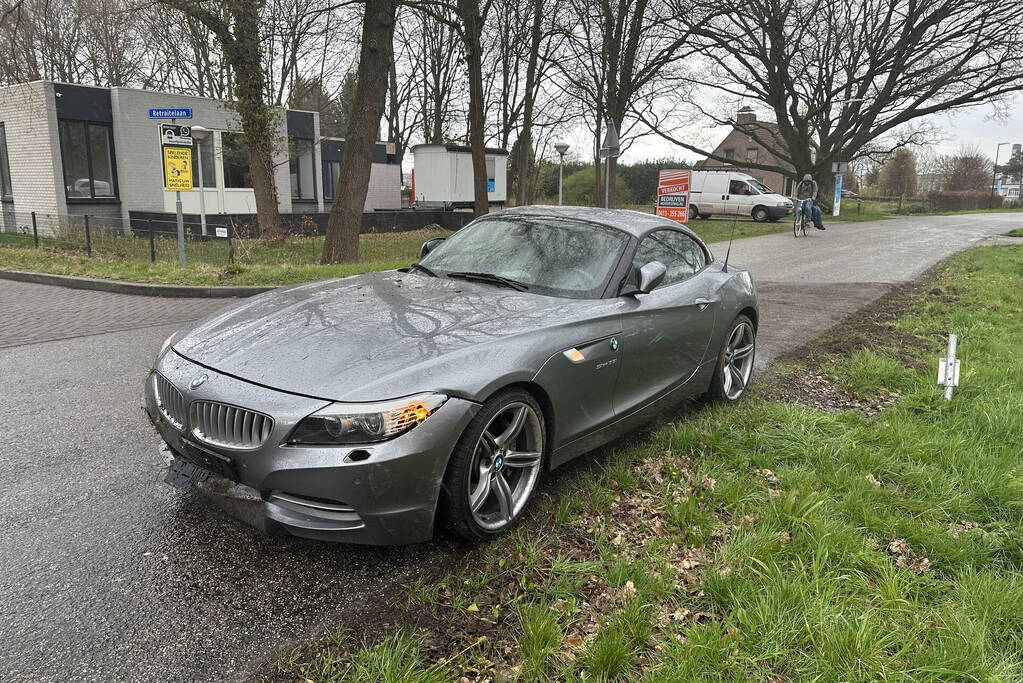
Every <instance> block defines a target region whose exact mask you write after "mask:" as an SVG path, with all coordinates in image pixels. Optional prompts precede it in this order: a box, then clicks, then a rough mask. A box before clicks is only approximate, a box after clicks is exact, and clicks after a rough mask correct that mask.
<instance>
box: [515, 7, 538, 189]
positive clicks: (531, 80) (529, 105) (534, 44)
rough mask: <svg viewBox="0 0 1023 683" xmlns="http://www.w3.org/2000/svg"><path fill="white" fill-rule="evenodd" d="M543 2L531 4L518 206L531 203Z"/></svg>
mask: <svg viewBox="0 0 1023 683" xmlns="http://www.w3.org/2000/svg"><path fill="white" fill-rule="evenodd" d="M543 5H544V2H543V0H535V2H532V3H530V6H531V8H532V10H533V24H532V26H531V27H530V34H529V62H528V63H527V65H526V96H525V102H524V103H523V107H522V110H523V111H522V132H521V133H520V134H519V160H518V165H519V173H518V178H519V187H518V197H517V198H516V202H515V203H516V204H518V205H519V206H525V205H526V204H528V203H529V194H530V193H529V181H530V173H529V157H530V154H531V152H532V151H533V104H534V102H535V100H536V92H535V91H536V63H537V59H538V57H539V53H540V41H541V40H542V39H543V31H542V28H543Z"/></svg>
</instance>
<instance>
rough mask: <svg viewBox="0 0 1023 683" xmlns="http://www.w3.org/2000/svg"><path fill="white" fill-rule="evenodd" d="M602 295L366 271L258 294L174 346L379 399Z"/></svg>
mask: <svg viewBox="0 0 1023 683" xmlns="http://www.w3.org/2000/svg"><path fill="white" fill-rule="evenodd" d="M594 303H596V302H595V301H593V300H574V299H562V298H556V297H548V296H540V295H536V294H530V293H528V292H518V291H515V290H512V289H506V288H501V287H497V286H493V285H489V284H483V283H474V282H467V281H464V280H450V279H447V278H433V277H429V276H426V275H421V274H418V273H414V274H413V273H410V274H406V273H400V272H397V271H385V272H377V273H366V274H363V275H356V276H352V277H347V278H342V279H338V280H326V281H321V282H314V283H310V284H307V285H300V286H297V287H292V288H289V289H283V290H275V291H272V292H269V293H266V294H261V295H259V296H256V297H253V298H252V299H249V300H247V301H246V302H245V303H243V304H241V305H239V306H235V307H232V308H230V309H227V310H226V311H223V312H220V313H217V314H215V315H213V316H210V317H209V318H206V319H205V320H203V321H200V322H199V323H198V324H197V325H196V326H195V327H194V328H192V329H191V330H190V331H188V332H187V333H186V334H185V335H184V336H182V337H181V338H179V339H177V340H176V341H175V342H174V343H173V348H174V350H175V351H176V352H177V353H179V354H180V355H182V356H184V357H185V358H188V359H190V360H192V361H195V362H197V363H199V364H201V365H205V366H207V367H209V368H212V369H214V370H217V371H219V372H223V373H226V374H229V375H233V376H235V377H238V378H240V379H244V380H248V381H251V382H256V383H258V384H262V385H264V386H268V387H272V388H275V389H281V390H284V391H289V392H293V393H298V394H303V395H306V396H314V397H317V398H326V399H330V400H376V399H385V398H392V397H395V396H403V395H408V394H409V393H412V392H413V391H417V390H423V389H425V388H426V387H430V388H431V389H442V388H445V387H446V386H450V385H451V384H452V382H457V380H456V379H453V378H452V377H450V376H448V377H436V376H433V377H431V374H432V373H433V372H434V368H439V367H449V366H451V365H452V363H451V362H450V361H451V358H447V359H446V360H447V361H448V362H446V363H443V364H438V363H436V360H437V359H438V358H440V357H443V356H447V357H450V356H452V355H457V354H459V352H462V351H464V350H466V349H467V348H469V347H478V346H480V345H487V344H491V343H494V342H497V341H500V340H503V339H506V338H507V337H509V336H514V335H519V334H523V333H527V332H533V331H536V330H537V329H540V328H543V327H545V326H548V325H551V324H556V323H560V322H564V321H565V320H566V319H569V318H578V317H585V315H587V312H588V310H589V308H590V307H591V306H592V304H594ZM498 351H499V350H498V349H495V352H498ZM448 374H449V375H450V374H452V373H448ZM367 389H371V390H370V391H369V393H368V394H367ZM383 394H389V395H383Z"/></svg>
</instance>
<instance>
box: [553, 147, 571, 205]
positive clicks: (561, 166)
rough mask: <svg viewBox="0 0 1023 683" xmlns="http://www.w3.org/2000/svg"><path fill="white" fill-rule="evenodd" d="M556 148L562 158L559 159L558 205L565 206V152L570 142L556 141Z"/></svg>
mask: <svg viewBox="0 0 1023 683" xmlns="http://www.w3.org/2000/svg"><path fill="white" fill-rule="evenodd" d="M554 149H555V151H557V153H558V156H559V157H560V160H559V161H558V206H564V204H565V201H564V199H563V196H564V194H563V185H564V183H565V152H567V151H568V143H565V142H555V143H554Z"/></svg>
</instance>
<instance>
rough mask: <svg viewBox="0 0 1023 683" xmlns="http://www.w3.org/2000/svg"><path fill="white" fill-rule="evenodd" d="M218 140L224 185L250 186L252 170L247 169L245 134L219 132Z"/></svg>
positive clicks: (247, 148)
mask: <svg viewBox="0 0 1023 683" xmlns="http://www.w3.org/2000/svg"><path fill="white" fill-rule="evenodd" d="M220 141H221V149H222V150H223V152H222V154H223V157H224V187H232V188H247V187H252V172H251V171H250V170H249V145H248V143H247V142H246V140H245V134H244V133H221V134H220ZM203 161H205V159H204V160H203Z"/></svg>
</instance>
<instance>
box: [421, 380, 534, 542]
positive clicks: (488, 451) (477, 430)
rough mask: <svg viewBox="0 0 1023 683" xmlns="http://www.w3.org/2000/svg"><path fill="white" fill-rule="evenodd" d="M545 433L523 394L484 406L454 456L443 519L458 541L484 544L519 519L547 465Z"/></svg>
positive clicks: (512, 392)
mask: <svg viewBox="0 0 1023 683" xmlns="http://www.w3.org/2000/svg"><path fill="white" fill-rule="evenodd" d="M546 444H547V427H546V424H545V422H544V417H543V411H542V410H541V409H540V406H539V404H537V402H536V400H535V399H534V398H533V397H532V396H531V395H530V394H529V392H527V391H525V390H523V389H508V390H505V391H502V392H500V393H498V394H495V395H494V396H492V397H491V398H489V399H487V401H486V402H484V404H483V407H482V408H481V409H480V411H479V412H478V413H476V416H475V417H473V419H472V420H471V421H470V422H469V425H468V426H467V427H466V428H465V431H464V432H463V433H462V436H461V438H459V440H458V443H457V444H456V445H455V449H454V451H452V453H451V460H450V461H449V462H448V468H447V471H446V472H445V473H444V482H443V485H442V490H441V499H440V510H439V512H440V517H441V521H442V523H443V525H444V527H445V528H446V529H447V530H448V531H450V532H451V533H452V534H454V535H455V536H458V537H459V538H461V539H463V540H466V541H469V542H470V543H480V542H483V541H489V540H492V539H494V538H497V537H498V536H500V535H502V534H503V533H505V532H506V531H508V530H509V529H511V528H512V527H513V526H515V524H516V523H517V522H518V520H519V519H520V518H521V516H522V513H523V511H524V510H525V508H526V506H527V504H528V503H529V499H530V497H531V496H532V494H533V491H534V490H535V489H536V484H537V482H538V481H539V480H540V475H541V473H542V471H543V467H544V465H545V464H546V461H547V445H546Z"/></svg>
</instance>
